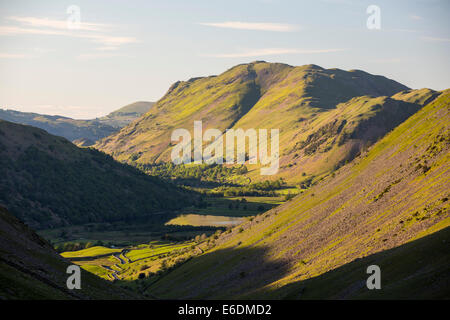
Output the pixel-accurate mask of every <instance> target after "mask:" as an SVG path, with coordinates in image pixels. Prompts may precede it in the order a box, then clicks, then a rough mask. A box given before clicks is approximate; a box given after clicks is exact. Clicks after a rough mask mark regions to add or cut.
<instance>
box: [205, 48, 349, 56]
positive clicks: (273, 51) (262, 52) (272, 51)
mask: <svg viewBox="0 0 450 320" xmlns="http://www.w3.org/2000/svg"><path fill="white" fill-rule="evenodd" d="M340 51H345V49H289V48H265V49H255V50H246V51H242V52H237V53H221V54H207V55H204V56H206V57H214V58H249V57H261V56H274V55H283V54H316V53H331V52H340Z"/></svg>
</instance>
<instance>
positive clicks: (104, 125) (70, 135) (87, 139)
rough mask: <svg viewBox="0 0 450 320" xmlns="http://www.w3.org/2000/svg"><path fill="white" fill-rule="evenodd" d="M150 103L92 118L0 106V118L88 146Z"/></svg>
mask: <svg viewBox="0 0 450 320" xmlns="http://www.w3.org/2000/svg"><path fill="white" fill-rule="evenodd" d="M152 105H153V103H152V102H145V101H141V102H135V103H132V104H130V105H127V106H125V107H122V108H120V109H119V110H116V111H114V112H111V113H110V114H108V115H107V116H105V117H102V118H98V119H92V120H76V119H72V118H68V117H63V116H50V115H44V114H38V113H31V112H20V111H15V110H4V109H0V119H2V120H6V121H10V122H15V123H20V124H27V125H31V126H34V127H38V128H41V129H44V130H45V131H47V132H48V133H51V134H54V135H57V136H61V137H64V138H66V139H68V140H70V141H76V140H79V141H77V142H78V144H79V145H82V146H88V145H92V144H94V143H95V141H97V140H99V139H101V138H103V137H106V136H108V135H110V134H112V133H114V132H116V131H117V130H118V129H120V128H122V127H123V126H125V125H127V124H128V123H130V122H131V121H133V120H135V119H137V118H139V117H140V116H141V115H142V114H144V113H145V112H147V111H148V110H149V109H150V107H151V106H152Z"/></svg>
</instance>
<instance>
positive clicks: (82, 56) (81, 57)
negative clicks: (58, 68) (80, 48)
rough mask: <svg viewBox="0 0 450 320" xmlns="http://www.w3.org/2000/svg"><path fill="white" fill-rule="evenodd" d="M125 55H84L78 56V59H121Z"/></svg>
mask: <svg viewBox="0 0 450 320" xmlns="http://www.w3.org/2000/svg"><path fill="white" fill-rule="evenodd" d="M121 56H123V55H121V54H118V53H83V54H80V55H78V57H77V58H78V59H80V60H91V59H99V58H100V59H101V58H113V57H121Z"/></svg>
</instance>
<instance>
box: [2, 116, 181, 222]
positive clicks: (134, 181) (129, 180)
mask: <svg viewBox="0 0 450 320" xmlns="http://www.w3.org/2000/svg"><path fill="white" fill-rule="evenodd" d="M188 197H189V196H188V195H187V194H186V193H184V192H183V191H181V190H180V189H178V188H176V187H174V186H172V185H169V184H167V183H165V182H162V181H161V180H159V179H157V178H154V177H149V176H147V175H145V174H143V173H142V172H140V171H138V170H137V169H135V168H132V167H130V166H128V165H124V164H121V163H118V162H116V161H115V160H113V159H112V158H111V157H110V156H108V155H106V154H104V153H101V152H99V151H97V150H94V149H87V148H78V147H76V146H75V145H73V144H72V143H70V142H69V141H68V140H66V139H64V138H61V137H57V136H53V135H50V134H48V133H47V132H45V131H44V130H42V129H38V128H34V127H30V126H24V125H20V124H15V123H11V122H7V121H3V120H0V204H2V205H4V206H6V207H7V208H8V209H9V210H10V211H11V212H12V213H14V214H15V215H16V216H18V217H19V218H20V219H21V220H23V221H25V222H26V223H27V224H29V225H30V226H32V227H34V228H44V227H46V228H50V227H55V226H61V225H66V224H80V223H87V222H105V221H118V220H126V221H132V220H135V219H139V218H140V219H143V218H146V217H147V218H148V217H151V216H152V215H153V213H155V212H161V211H164V210H168V209H176V208H180V207H182V206H183V205H184V204H186V203H188V202H189V200H188Z"/></svg>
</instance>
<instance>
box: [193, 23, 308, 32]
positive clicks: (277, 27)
mask: <svg viewBox="0 0 450 320" xmlns="http://www.w3.org/2000/svg"><path fill="white" fill-rule="evenodd" d="M199 24H201V25H204V26H210V27H217V28H227V29H238V30H257V31H276V32H292V31H296V30H298V29H299V28H300V27H299V26H297V25H293V24H285V23H269V22H240V21H228V22H200V23H199Z"/></svg>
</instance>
